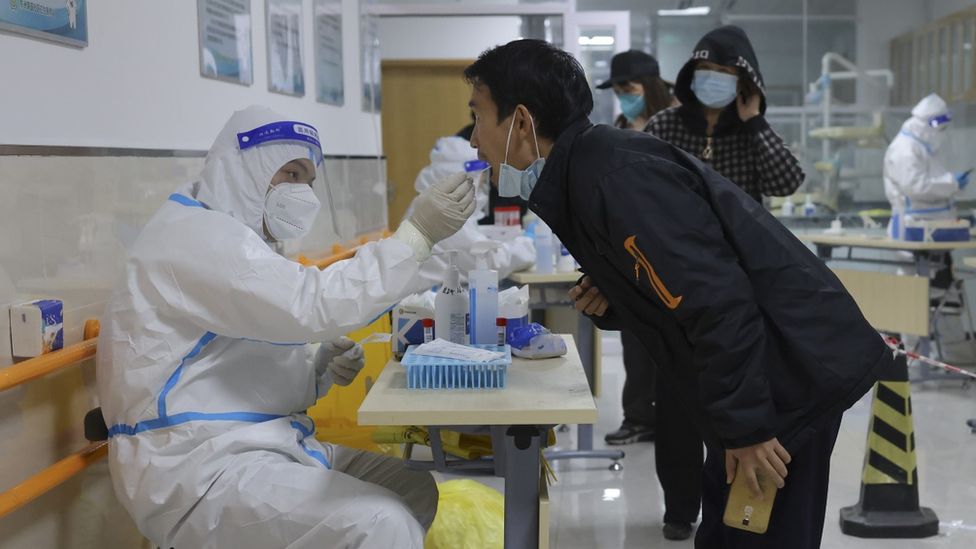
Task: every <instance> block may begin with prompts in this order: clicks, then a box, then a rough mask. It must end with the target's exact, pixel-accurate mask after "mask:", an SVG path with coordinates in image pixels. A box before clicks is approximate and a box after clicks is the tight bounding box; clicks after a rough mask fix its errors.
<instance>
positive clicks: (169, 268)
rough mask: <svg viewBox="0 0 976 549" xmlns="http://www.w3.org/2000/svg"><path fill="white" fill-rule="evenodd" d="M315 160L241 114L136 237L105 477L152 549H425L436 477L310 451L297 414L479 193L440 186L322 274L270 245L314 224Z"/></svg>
mask: <svg viewBox="0 0 976 549" xmlns="http://www.w3.org/2000/svg"><path fill="white" fill-rule="evenodd" d="M321 160H322V151H321V147H320V145H319V142H318V134H317V132H316V131H315V129H314V128H312V127H311V126H309V125H307V124H302V123H300V122H291V121H288V119H287V118H284V117H282V116H281V115H278V114H276V113H274V112H272V111H270V110H268V109H265V108H259V107H250V108H248V109H245V110H243V111H240V112H237V113H235V114H234V115H233V116H232V117H231V119H230V121H229V122H228V123H227V125H226V126H225V127H224V129H223V130H222V131H221V132H220V134H219V135H218V137H217V139H216V141H215V142H214V145H213V147H212V148H211V150H210V152H209V153H208V155H207V159H206V162H205V164H204V168H203V172H202V173H201V175H200V177H199V178H198V179H197V181H195V182H193V183H191V184H188V185H186V186H185V187H183V188H182V189H180V190H178V191H177V192H176V193H174V194H173V195H171V196H170V198H169V200H168V201H166V203H165V204H164V205H163V206H162V207H161V208H160V209H159V211H158V212H157V213H156V214H155V215H154V216H153V217H152V219H150V220H149V222H148V223H147V225H146V226H145V228H144V229H143V231H142V233H141V234H140V236H139V238H138V239H137V241H136V243H135V244H134V247H133V249H132V251H131V254H130V257H129V259H128V261H127V262H126V266H125V274H124V278H123V281H122V282H121V283H120V285H119V286H118V287H117V288H116V290H115V292H114V294H113V295H112V297H111V300H110V301H109V303H108V305H107V307H106V311H105V315H104V317H103V320H102V326H103V329H102V333H101V335H100V338H99V352H98V359H97V377H98V393H99V398H100V400H101V405H102V410H103V412H104V415H105V419H106V423H107V424H108V426H109V436H110V439H109V469H110V471H111V475H112V482H113V485H114V488H115V493H116V495H117V496H118V498H119V500H120V501H121V502H122V504H123V505H124V506H125V507H126V509H127V510H128V512H129V513H130V515H132V517H133V519H134V520H135V522H136V524H137V526H138V527H139V530H140V531H141V532H142V533H143V534H144V535H145V536H146V537H147V538H149V539H150V540H151V541H152V542H153V544H154V546H160V547H194V548H225V547H235V548H239V549H249V548H254V549H258V548H260V549H266V548H270V547H289V548H305V547H308V548H312V547H315V548H320V547H376V548H388V547H412V548H417V549H420V548H421V547H422V546H423V540H424V530H425V529H426V528H427V527H428V526H429V525H430V523H431V522H432V521H433V518H434V513H435V511H436V508H437V488H436V485H435V484H434V481H433V479H432V477H431V476H430V475H429V474H428V473H418V472H412V471H408V470H407V469H406V468H405V467H404V466H403V464H402V462H400V461H399V460H396V459H393V458H388V457H383V456H379V455H375V454H370V453H367V452H361V451H355V450H350V449H346V448H342V447H339V446H333V445H331V444H323V443H320V442H319V441H317V440H316V439H315V437H314V436H313V435H314V430H315V428H314V425H313V423H312V421H311V420H310V419H309V417H308V416H307V415H306V414H305V412H304V411H305V410H306V409H307V408H308V407H310V406H311V405H312V404H314V403H315V401H316V399H317V398H319V397H320V396H322V395H324V394H325V393H326V392H327V391H328V390H329V387H330V386H331V385H332V384H333V383H339V384H343V383H349V382H350V381H351V380H352V378H354V377H355V375H356V374H357V373H358V371H359V369H360V368H362V365H363V360H362V350H361V349H360V348H359V347H358V346H356V345H355V344H353V342H352V341H350V340H348V339H345V338H342V337H341V336H342V334H345V333H347V332H349V331H351V330H353V329H355V328H358V327H360V326H363V325H365V324H366V323H368V322H370V321H371V320H372V319H374V318H375V317H376V316H377V315H379V314H381V313H382V312H383V311H384V310H385V309H386V308H388V307H389V306H391V305H392V304H394V303H396V302H397V301H398V300H400V299H401V298H403V297H404V296H406V295H409V294H410V293H412V292H414V291H417V290H418V289H420V287H423V285H424V283H423V282H421V281H420V279H419V277H418V276H417V274H418V272H419V269H420V265H421V262H422V261H424V260H426V259H427V257H428V256H429V254H430V249H431V247H432V246H433V245H434V244H435V243H436V242H438V241H440V240H442V239H444V238H446V237H448V236H450V235H451V234H453V233H454V232H456V231H457V230H458V229H459V228H460V227H461V226H462V225H463V224H464V222H465V221H466V220H467V219H468V217H469V216H470V215H471V212H472V211H473V209H474V189H473V188H472V186H471V183H470V181H469V180H468V179H465V178H464V177H454V178H449V179H446V180H444V181H441V182H439V183H437V184H436V185H434V186H432V187H431V188H430V190H429V191H428V192H427V193H425V194H424V195H423V196H422V197H421V198H420V199H419V200H418V204H417V206H416V208H415V210H414V214H413V216H412V217H411V218H410V219H409V220H408V221H406V222H404V223H403V224H402V225H401V227H400V229H399V230H398V231H397V233H396V234H395V235H394V236H393V237H392V238H389V239H386V240H381V241H379V242H376V243H372V244H367V245H365V246H363V247H362V248H361V249H360V251H359V253H358V254H357V255H356V256H355V257H354V258H352V259H350V260H348V261H343V262H340V263H336V264H335V265H333V266H331V267H329V268H327V269H325V270H322V271H320V270H319V269H316V268H306V267H303V266H302V265H299V264H298V263H295V262H293V261H290V260H288V259H286V258H285V257H282V256H281V255H279V254H278V253H276V252H275V251H274V249H273V246H275V245H276V243H277V242H279V241H281V240H283V239H292V238H298V237H301V236H302V235H304V234H306V233H307V232H308V230H309V228H310V226H311V225H312V223H313V221H314V220H315V218H316V214H317V212H318V208H319V204H318V202H319V200H318V198H317V197H316V194H315V193H314V192H313V179H314V176H315V173H316V164H318V163H320V162H321ZM324 184H325V183H324V182H323V181H315V182H314V186H315V187H319V186H321V185H324ZM306 342H326V343H323V344H322V346H321V347H320V348H319V350H318V351H317V352H313V348H312V347H311V346H309V345H307V344H306Z"/></svg>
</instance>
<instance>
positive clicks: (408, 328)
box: [393, 305, 434, 357]
mask: <svg viewBox="0 0 976 549" xmlns="http://www.w3.org/2000/svg"><path fill="white" fill-rule="evenodd" d="M425 318H434V313H433V311H431V310H430V309H427V308H426V307H414V306H408V305H397V306H396V307H394V308H393V354H394V355H395V356H397V357H400V356H403V353H405V352H407V347H409V346H411V345H420V344H422V343H423V342H424V327H423V325H422V324H421V321H422V320H423V319H425Z"/></svg>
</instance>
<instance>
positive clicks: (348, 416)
mask: <svg viewBox="0 0 976 549" xmlns="http://www.w3.org/2000/svg"><path fill="white" fill-rule="evenodd" d="M375 333H385V334H388V333H390V315H383V316H382V317H380V318H379V319H378V320H377V321H376V322H374V323H372V324H370V325H369V326H367V327H365V328H362V329H360V330H356V331H355V332H352V333H351V334H349V335H348V337H349V338H351V339H352V340H353V341H360V340H362V339H363V338H365V337H366V336H369V335H371V334H375ZM363 350H364V351H365V355H366V366H365V367H363V370H362V371H361V372H359V375H358V376H356V379H354V380H353V382H352V383H351V384H349V385H347V386H345V387H341V386H339V385H333V386H332V388H331V389H330V390H329V393H328V394H327V395H325V396H324V397H322V398H321V399H319V401H318V402H316V403H315V406H312V407H311V408H309V409H308V415H309V417H311V418H312V421H314V422H315V429H316V432H315V438H317V439H319V440H321V441H322V442H331V443H332V444H338V445H341V446H347V447H349V448H356V449H358V450H367V451H370V452H377V453H381V454H385V455H389V456H394V457H403V452H402V450H401V446H400V445H399V444H377V443H376V442H373V431H375V430H376V427H374V426H368V425H367V426H360V425H359V422H358V421H357V414H358V411H359V406H360V405H361V404H362V403H363V400H364V399H365V398H366V392H367V391H369V388H370V387H372V386H373V383H374V382H375V381H376V379H377V378H378V377H380V372H382V371H383V368H384V367H385V366H386V363H387V362H389V361H390V359H391V358H393V352H392V350H391V349H390V344H389V343H371V344H368V345H364V346H363Z"/></svg>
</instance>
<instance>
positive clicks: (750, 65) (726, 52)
mask: <svg viewBox="0 0 976 549" xmlns="http://www.w3.org/2000/svg"><path fill="white" fill-rule="evenodd" d="M698 61H711V62H712V63H717V64H719V65H724V66H726V67H738V68H739V78H748V79H750V80H751V81H752V83H753V84H755V85H756V87H757V88H759V92H760V93H761V94H762V102H761V104H760V107H759V112H760V113H763V114H765V113H766V85H765V84H764V83H763V78H762V73H761V72H759V61H758V60H757V59H756V52H755V51H754V50H753V49H752V43H751V42H749V37H748V36H746V33H745V31H743V30H742V29H740V28H739V27H736V26H735V25H726V26H724V27H719V28H717V29H715V30H713V31H711V32H709V33H708V34H706V35H705V36H704V37H702V39H701V40H699V41H698V45H696V46H695V50H694V51H693V52H692V54H691V59H689V60H688V62H687V63H685V65H684V66H683V67H681V70H680V71H679V72H678V78H677V79H676V80H675V82H674V95H675V97H677V98H678V100H679V101H681V104H682V105H698V104H699V102H698V98H696V97H695V93H694V92H693V91H691V80H692V78H693V77H694V75H695V66H696V65H697V64H698ZM734 105H735V103H734V102H733V104H732V105H730V107H731V108H735V106H734Z"/></svg>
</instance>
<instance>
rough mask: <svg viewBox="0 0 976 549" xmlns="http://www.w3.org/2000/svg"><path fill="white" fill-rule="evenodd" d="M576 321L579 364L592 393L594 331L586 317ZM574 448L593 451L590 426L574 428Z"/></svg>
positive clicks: (591, 322) (591, 428) (580, 315)
mask: <svg viewBox="0 0 976 549" xmlns="http://www.w3.org/2000/svg"><path fill="white" fill-rule="evenodd" d="M577 317H578V320H577V323H576V332H577V334H578V337H579V340H578V343H577V348H578V349H579V354H580V362H582V363H583V372H585V373H586V382H587V383H589V384H590V392H591V393H592V392H593V387H594V386H595V385H594V383H593V382H594V379H593V376H594V375H596V368H595V367H594V364H593V360H594V357H593V352H594V349H596V334H595V333H594V332H595V331H596V330H595V329H594V327H593V321H592V320H590V319H589V318H587V317H586V315H584V314H579V315H577ZM576 438H577V440H576V448H577V449H578V450H592V449H593V426H592V425H578V426H577V428H576Z"/></svg>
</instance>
